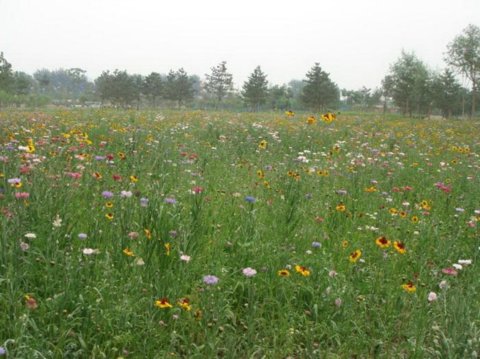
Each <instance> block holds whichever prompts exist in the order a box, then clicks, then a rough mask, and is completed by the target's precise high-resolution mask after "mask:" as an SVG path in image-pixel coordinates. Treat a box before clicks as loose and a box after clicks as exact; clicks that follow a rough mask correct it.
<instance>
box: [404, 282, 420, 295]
mask: <svg viewBox="0 0 480 359" xmlns="http://www.w3.org/2000/svg"><path fill="white" fill-rule="evenodd" d="M402 288H403V290H404V291H405V292H407V293H415V291H416V290H417V287H415V284H413V283H412V282H411V281H410V282H407V283H405V284H402Z"/></svg>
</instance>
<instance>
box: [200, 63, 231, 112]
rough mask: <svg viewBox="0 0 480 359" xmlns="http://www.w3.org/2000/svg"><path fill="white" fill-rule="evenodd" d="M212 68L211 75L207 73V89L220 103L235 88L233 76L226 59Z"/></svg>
mask: <svg viewBox="0 0 480 359" xmlns="http://www.w3.org/2000/svg"><path fill="white" fill-rule="evenodd" d="M211 70H212V73H211V75H209V74H205V77H206V83H205V90H206V91H207V92H208V93H209V94H211V95H212V96H213V97H214V98H215V100H216V101H217V105H218V104H220V103H221V102H222V100H223V99H224V98H225V97H226V96H227V95H228V94H229V93H230V92H231V91H232V90H233V76H232V75H231V74H229V73H228V72H227V63H226V61H222V62H221V63H219V64H218V65H217V66H215V67H212V69H211Z"/></svg>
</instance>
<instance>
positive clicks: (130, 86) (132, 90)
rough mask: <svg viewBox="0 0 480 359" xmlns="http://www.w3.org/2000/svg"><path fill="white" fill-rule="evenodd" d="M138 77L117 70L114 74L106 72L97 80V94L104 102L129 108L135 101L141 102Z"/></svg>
mask: <svg viewBox="0 0 480 359" xmlns="http://www.w3.org/2000/svg"><path fill="white" fill-rule="evenodd" d="M138 76H139V75H134V76H131V75H129V74H128V73H127V72H126V71H119V70H115V71H114V72H113V73H110V72H109V71H104V72H102V74H101V75H100V76H99V77H98V78H97V79H96V80H95V87H96V90H97V94H98V95H99V97H100V98H101V100H102V101H106V100H108V101H110V102H111V103H112V104H114V105H120V106H122V107H128V106H130V105H131V104H132V103H133V101H135V100H137V101H139V96H140V95H139V93H140V86H139V79H138Z"/></svg>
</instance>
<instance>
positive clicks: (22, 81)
mask: <svg viewBox="0 0 480 359" xmlns="http://www.w3.org/2000/svg"><path fill="white" fill-rule="evenodd" d="M32 86H33V78H32V76H30V75H29V74H26V73H25V72H21V71H15V73H14V74H13V93H14V94H15V95H28V94H29V93H30V91H31V89H32Z"/></svg>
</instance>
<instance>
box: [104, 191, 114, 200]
mask: <svg viewBox="0 0 480 359" xmlns="http://www.w3.org/2000/svg"><path fill="white" fill-rule="evenodd" d="M102 196H103V198H105V199H109V198H112V197H113V192H110V191H103V192H102Z"/></svg>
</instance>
